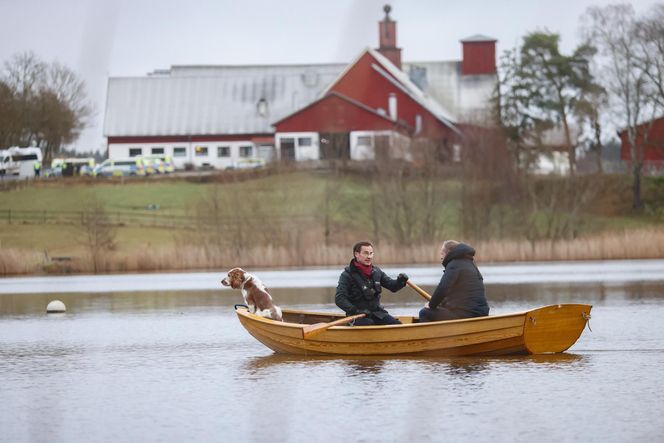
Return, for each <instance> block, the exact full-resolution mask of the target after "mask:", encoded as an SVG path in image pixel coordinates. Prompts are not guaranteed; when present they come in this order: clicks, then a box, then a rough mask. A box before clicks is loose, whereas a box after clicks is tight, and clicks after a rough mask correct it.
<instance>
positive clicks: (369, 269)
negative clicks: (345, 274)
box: [353, 260, 373, 279]
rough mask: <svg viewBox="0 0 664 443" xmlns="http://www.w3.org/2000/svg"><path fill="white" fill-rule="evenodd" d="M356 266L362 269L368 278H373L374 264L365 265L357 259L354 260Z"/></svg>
mask: <svg viewBox="0 0 664 443" xmlns="http://www.w3.org/2000/svg"><path fill="white" fill-rule="evenodd" d="M353 264H354V265H355V267H356V268H357V269H359V270H360V272H361V273H362V275H364V276H365V277H366V278H369V279H370V278H371V273H372V272H373V265H365V264H364V263H360V262H359V261H357V260H355V261H354V262H353Z"/></svg>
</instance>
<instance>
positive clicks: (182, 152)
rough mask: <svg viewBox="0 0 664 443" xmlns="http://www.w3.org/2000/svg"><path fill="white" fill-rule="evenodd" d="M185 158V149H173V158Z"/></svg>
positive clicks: (179, 147)
mask: <svg viewBox="0 0 664 443" xmlns="http://www.w3.org/2000/svg"><path fill="white" fill-rule="evenodd" d="M186 156H187V148H184V147H181V146H178V147H176V148H173V157H186Z"/></svg>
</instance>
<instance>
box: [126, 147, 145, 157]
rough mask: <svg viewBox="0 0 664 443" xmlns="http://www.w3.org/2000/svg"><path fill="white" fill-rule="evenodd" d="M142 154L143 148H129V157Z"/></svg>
mask: <svg viewBox="0 0 664 443" xmlns="http://www.w3.org/2000/svg"><path fill="white" fill-rule="evenodd" d="M139 155H143V148H129V157H137V156H139Z"/></svg>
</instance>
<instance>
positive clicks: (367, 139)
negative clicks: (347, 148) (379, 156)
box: [357, 135, 371, 146]
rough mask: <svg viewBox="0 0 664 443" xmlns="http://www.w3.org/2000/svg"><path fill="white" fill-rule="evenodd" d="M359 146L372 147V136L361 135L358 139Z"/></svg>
mask: <svg viewBox="0 0 664 443" xmlns="http://www.w3.org/2000/svg"><path fill="white" fill-rule="evenodd" d="M357 146H371V136H370V135H360V136H359V137H357Z"/></svg>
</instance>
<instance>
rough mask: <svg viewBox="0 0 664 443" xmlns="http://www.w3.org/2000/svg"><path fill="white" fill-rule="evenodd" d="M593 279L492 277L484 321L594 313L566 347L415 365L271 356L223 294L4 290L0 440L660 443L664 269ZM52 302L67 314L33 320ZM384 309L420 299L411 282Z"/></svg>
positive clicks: (309, 303) (285, 292)
mask: <svg viewBox="0 0 664 443" xmlns="http://www.w3.org/2000/svg"><path fill="white" fill-rule="evenodd" d="M546 269H548V270H551V268H549V267H548V266H547V265H544V264H542V265H541V268H540V269H539V270H538V271H535V272H536V273H538V274H542V275H546ZM533 272H534V271H533V270H532V269H530V270H529V271H528V272H527V273H528V274H530V273H533ZM489 274H491V272H489ZM265 275H268V277H270V274H265ZM485 275H486V273H485ZM260 276H261V277H262V278H263V280H264V281H265V282H266V283H268V285H269V280H268V278H265V277H264V273H261V274H260ZM135 277H136V276H115V277H114V278H113V279H114V280H115V281H117V282H119V283H118V284H119V285H122V284H123V283H122V282H124V281H125V280H126V279H131V278H135ZM162 277H163V278H164V279H166V280H168V278H171V277H172V275H171V276H170V277H169V276H152V279H153V280H158V279H161V278H162ZM411 278H413V277H412V276H411ZM90 279H92V280H94V278H88V280H90ZM29 280H30V279H23V280H21V282H23V283H21V282H19V283H18V287H23V288H28V287H29V283H25V284H24V282H26V281H28V282H29ZM487 280H488V279H487ZM544 280H546V279H544ZM596 280H597V281H581V282H579V281H576V282H575V281H574V279H571V281H572V282H571V283H570V282H567V283H561V282H557V281H554V282H551V281H549V282H546V281H543V282H539V283H536V282H522V281H521V280H519V281H518V282H517V283H514V282H512V283H491V282H488V285H487V292H488V293H489V298H490V304H491V309H492V313H494V314H497V313H506V312H511V311H516V310H524V309H529V308H533V307H537V306H541V305H547V304H556V303H575V302H581V303H590V304H592V305H593V306H594V307H593V310H592V320H591V321H590V327H591V328H592V332H591V331H589V330H588V329H586V330H585V331H584V333H583V334H582V336H581V338H580V339H579V341H578V342H577V343H576V344H575V345H574V346H573V347H572V348H571V349H570V350H569V351H568V352H567V353H564V354H558V355H547V356H524V357H502V358H496V357H492V358H486V357H474V358H426V359H425V358H385V359H379V358H301V357H288V356H279V355H275V354H273V353H272V351H270V350H269V349H267V348H265V347H264V346H263V345H262V344H260V343H259V342H257V341H256V340H255V339H253V337H251V336H250V335H249V334H248V333H247V332H246V331H245V330H244V329H243V328H242V326H241V325H240V323H239V321H238V320H237V318H236V316H235V314H234V312H233V304H235V303H241V297H240V295H239V293H237V292H233V291H228V290H214V289H212V290H200V289H195V290H188V291H184V290H178V291H158V290H149V288H148V289H145V288H144V290H142V291H140V292H120V291H118V292H101V291H89V292H86V291H76V290H73V291H71V292H66V293H61V292H60V293H57V294H53V293H50V294H49V293H47V291H33V292H32V293H31V292H30V291H27V290H26V291H19V290H16V292H15V293H11V292H10V291H9V290H8V289H7V288H10V287H13V288H14V289H15V288H16V287H17V286H16V285H17V280H16V279H4V280H0V441H3V442H4V441H7V442H27V441H30V442H96V441H141V442H144V441H147V442H152V441H154V442H157V441H158V442H181V441H229V442H230V441H233V442H234V441H269V442H272V441H276V442H280V441H303V442H304V441H312V440H315V441H321V442H325V441H381V442H382V441H443V440H444V441H505V442H512V441H524V442H525V441H528V442H532V441H556V442H557V441H584V442H585V441H601V442H606V441H608V442H612V441H615V442H625V441H661V440H662V434H663V433H664V390H663V389H662V385H663V382H662V373H663V372H662V368H663V367H664V327H663V326H664V320H663V318H664V274H661V277H660V278H659V279H657V278H651V277H646V278H639V277H638V275H633V276H632V278H625V279H624V280H623V281H615V280H611V279H607V280H606V281H604V280H603V279H602V278H601V277H597V278H596ZM33 281H34V286H33V287H38V285H39V284H41V283H39V281H40V280H33ZM413 281H415V282H416V283H418V281H417V280H415V278H413ZM59 284H60V286H58V287H60V288H69V287H71V285H74V286H76V285H77V284H78V283H76V282H73V281H72V280H71V279H70V280H67V277H63V278H62V279H61V280H59ZM12 285H13V286H12ZM25 285H27V286H25ZM430 285H431V283H428V284H423V285H422V286H424V287H425V289H428V290H431V289H432V286H430ZM273 286H274V285H273ZM276 286H280V285H276ZM276 286H274V287H275V289H272V290H271V292H272V295H273V296H274V298H275V299H276V300H277V302H278V303H279V304H280V305H281V306H282V307H292V308H304V309H315V310H330V311H335V310H336V307H335V306H334V303H333V299H334V289H333V288H330V287H323V288H307V287H296V288H287V287H276ZM300 286H307V285H300ZM3 287H4V290H2V288H3ZM51 287H52V285H51ZM106 288H108V286H106ZM111 288H113V289H115V288H114V287H113V285H112V284H111ZM2 292H4V293H2ZM50 292H59V291H50ZM55 298H57V299H60V300H62V301H64V302H65V303H66V305H67V307H68V313H67V314H57V315H53V314H51V315H46V314H45V313H44V310H45V306H46V304H47V303H48V301H50V300H53V299H55ZM384 301H385V305H386V307H387V308H388V309H389V310H390V311H391V312H392V313H395V314H414V313H416V312H417V310H418V309H419V308H420V307H421V305H422V304H423V300H421V299H419V296H418V295H416V294H415V293H414V292H413V291H412V290H410V289H409V288H405V289H403V290H402V291H400V292H399V293H397V294H391V293H387V294H386V295H385V297H384Z"/></svg>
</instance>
